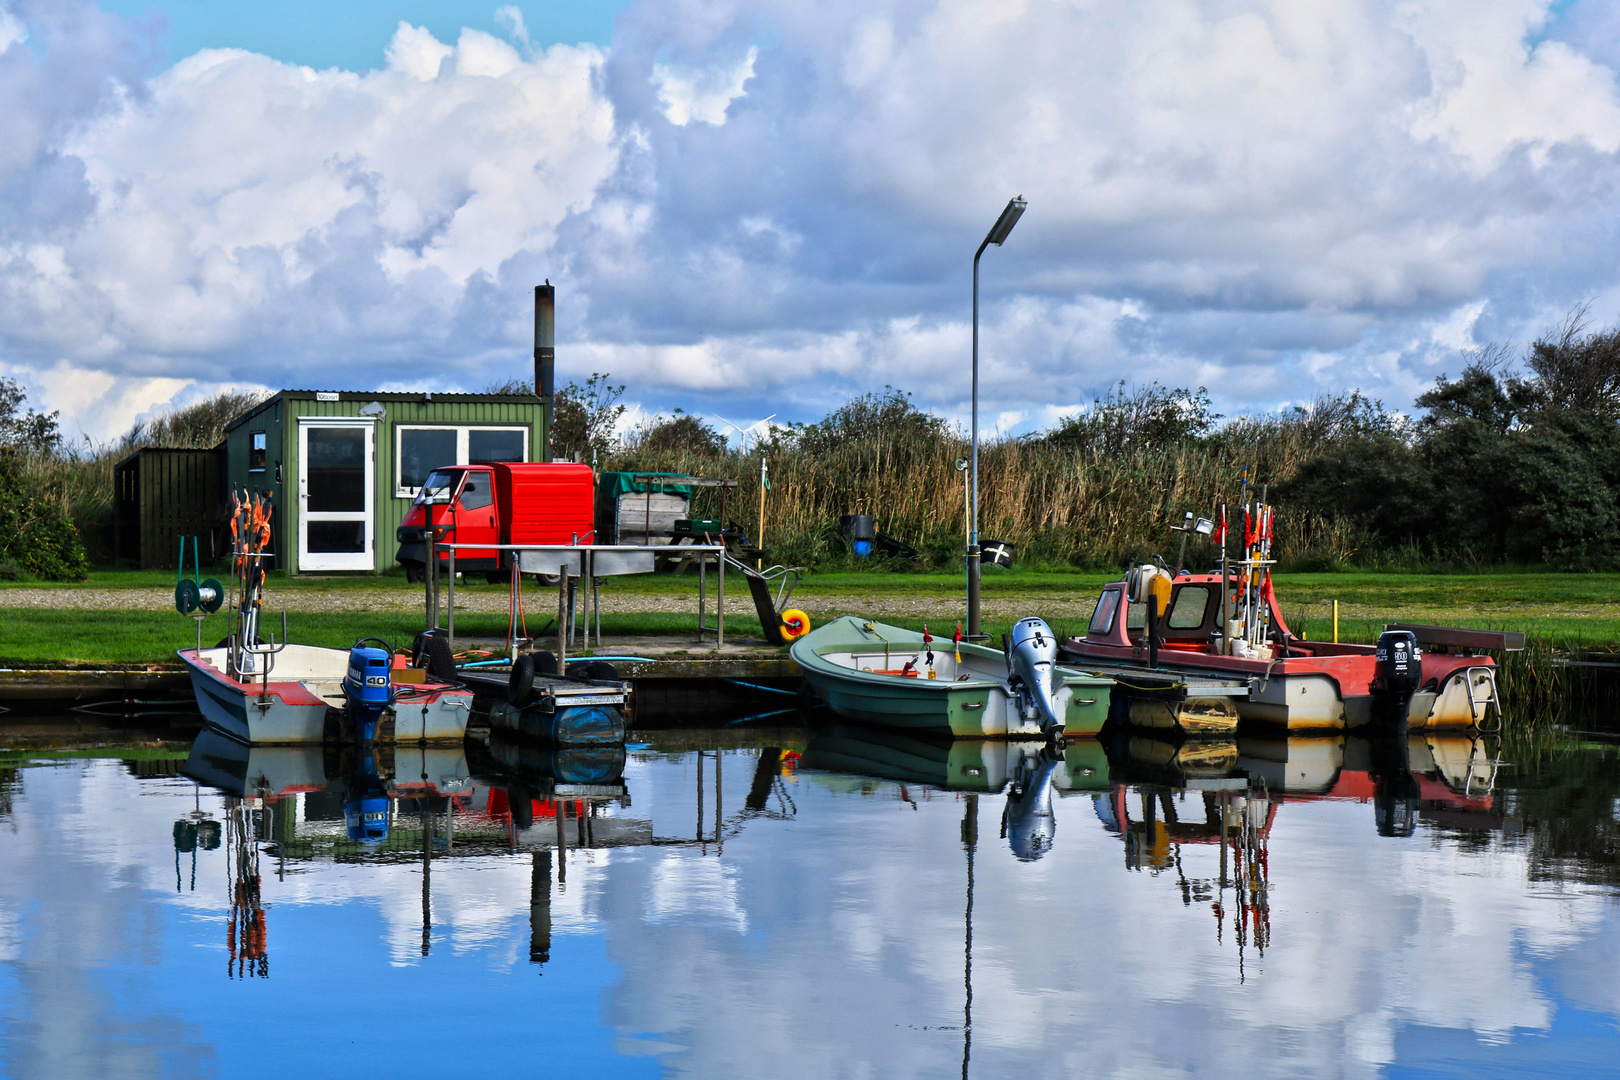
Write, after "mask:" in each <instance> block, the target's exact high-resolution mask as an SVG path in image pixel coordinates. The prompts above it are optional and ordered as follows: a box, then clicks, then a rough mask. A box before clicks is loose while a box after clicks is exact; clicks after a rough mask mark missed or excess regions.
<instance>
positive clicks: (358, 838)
mask: <svg viewBox="0 0 1620 1080" xmlns="http://www.w3.org/2000/svg"><path fill="white" fill-rule="evenodd" d="M343 824H344V828H345V829H346V830H347V832H348V834H349V839H350V840H353V841H355V842H356V843H361V844H375V843H379V842H381V841H383V840H386V839H388V785H387V784H386V783H385V782H384V781H383V779H382V777H381V776H379V775H378V774H377V764H376V760H375V759H374V758H373V757H372V756H371V755H370V754H367V755H366V756H365V757H364V758H362V759H361V760H360V761H359V762H358V763H357V765H356V767H355V769H354V770H353V771H352V772H351V773H350V774H349V778H348V790H347V791H346V792H345V793H344V798H343Z"/></svg>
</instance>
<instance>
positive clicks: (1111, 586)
mask: <svg viewBox="0 0 1620 1080" xmlns="http://www.w3.org/2000/svg"><path fill="white" fill-rule="evenodd" d="M1233 582H1234V584H1235V582H1236V579H1235V578H1234V579H1233ZM1125 587H1126V583H1125V582H1123V581H1111V582H1109V583H1108V584H1107V585H1104V586H1103V591H1102V595H1101V596H1099V597H1098V598H1097V609H1096V611H1095V612H1093V613H1092V616H1091V623H1090V625H1089V626H1088V627H1087V628H1086V636H1085V638H1084V640H1085V641H1086V642H1087V643H1088V644H1095V645H1111V646H1113V647H1115V648H1126V649H1129V648H1135V647H1138V646H1142V645H1145V644H1146V635H1147V604H1145V603H1134V602H1131V601H1129V600H1127V599H1126V595H1127V594H1126V591H1125ZM1121 609H1123V616H1122V614H1121ZM1220 622H1221V575H1219V574H1182V575H1181V576H1180V577H1178V578H1175V579H1174V580H1173V581H1172V582H1171V585H1170V602H1169V604H1168V605H1166V608H1165V614H1164V616H1163V617H1162V618H1161V619H1160V620H1159V637H1160V639H1161V640H1160V644H1159V648H1160V649H1182V650H1185V651H1188V652H1210V651H1212V649H1211V642H1212V639H1213V638H1214V637H1215V635H1216V634H1218V633H1219V632H1220V629H1221V626H1220ZM1272 622H1273V627H1274V629H1273V637H1274V638H1276V639H1277V640H1281V639H1282V637H1283V636H1285V635H1286V636H1291V635H1290V634H1289V630H1288V626H1287V624H1286V623H1284V622H1283V621H1282V616H1281V615H1280V614H1277V613H1276V612H1275V611H1273V613H1272Z"/></svg>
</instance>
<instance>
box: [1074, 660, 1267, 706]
mask: <svg viewBox="0 0 1620 1080" xmlns="http://www.w3.org/2000/svg"><path fill="white" fill-rule="evenodd" d="M1058 669H1059V670H1060V671H1075V672H1083V673H1085V674H1088V675H1102V676H1105V677H1107V678H1110V679H1113V680H1114V682H1115V684H1116V685H1118V686H1120V687H1123V688H1124V689H1126V690H1129V691H1130V692H1131V693H1132V695H1133V696H1136V697H1154V698H1161V699H1163V700H1166V701H1187V700H1189V699H1195V698H1210V697H1234V698H1236V697H1248V696H1249V679H1248V677H1247V676H1236V675H1234V676H1223V675H1198V674H1193V673H1190V672H1184V671H1168V670H1165V669H1163V668H1144V667H1140V666H1138V665H1135V664H1110V663H1107V662H1093V661H1089V660H1087V661H1074V660H1064V661H1060V662H1059V664H1058Z"/></svg>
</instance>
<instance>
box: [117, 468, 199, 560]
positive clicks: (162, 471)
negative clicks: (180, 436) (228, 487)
mask: <svg viewBox="0 0 1620 1080" xmlns="http://www.w3.org/2000/svg"><path fill="white" fill-rule="evenodd" d="M225 505H226V493H225V444H224V443H221V444H220V445H218V446H216V447H214V448H213V449H212V450H165V449H158V448H155V447H147V448H145V449H142V450H137V451H135V453H133V454H131V455H130V456H129V457H127V458H125V459H124V460H123V461H120V462H119V463H118V464H117V465H116V466H114V468H113V542H114V547H115V554H116V555H117V557H118V558H119V559H126V560H129V561H130V562H133V563H135V564H136V565H137V566H139V567H140V568H141V569H143V570H150V569H155V568H159V567H172V566H174V564H175V559H176V557H177V556H178V554H179V551H180V537H182V536H187V537H190V536H195V537H197V538H198V540H199V541H200V542H201V545H202V560H203V562H204V563H210V562H212V561H213V558H214V557H215V555H216V554H217V553H218V552H219V550H220V548H219V545H220V544H221V543H222V539H221V537H220V536H219V529H220V527H221V526H222V525H223V524H224V523H225V521H226V511H225Z"/></svg>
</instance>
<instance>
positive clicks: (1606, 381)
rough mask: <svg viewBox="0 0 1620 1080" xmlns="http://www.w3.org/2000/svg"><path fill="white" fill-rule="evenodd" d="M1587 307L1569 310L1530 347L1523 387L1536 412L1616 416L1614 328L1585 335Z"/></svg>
mask: <svg viewBox="0 0 1620 1080" xmlns="http://www.w3.org/2000/svg"><path fill="white" fill-rule="evenodd" d="M1586 313H1587V305H1585V304H1582V305H1581V306H1580V307H1577V308H1575V309H1574V310H1573V311H1571V312H1570V313H1569V314H1568V315H1567V316H1566V317H1565V318H1564V321H1563V323H1562V324H1561V325H1560V326H1559V327H1558V328H1557V329H1556V330H1554V331H1553V332H1552V333H1551V334H1550V335H1548V336H1546V337H1543V338H1540V339H1538V340H1537V341H1535V342H1534V343H1533V344H1531V346H1530V349H1529V351H1528V353H1527V354H1526V355H1525V360H1524V362H1525V365H1526V366H1527V367H1529V368H1530V370H1531V371H1532V372H1534V373H1535V378H1534V379H1533V380H1531V381H1530V382H1529V383H1528V384H1526V389H1527V390H1528V391H1529V397H1530V404H1531V407H1532V408H1534V409H1536V410H1538V411H1545V410H1555V409H1571V410H1576V411H1580V412H1588V413H1591V414H1593V415H1594V416H1602V417H1607V418H1608V419H1611V420H1612V419H1615V418H1617V417H1620V327H1616V328H1612V329H1609V330H1601V331H1598V332H1595V333H1587V331H1586Z"/></svg>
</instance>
